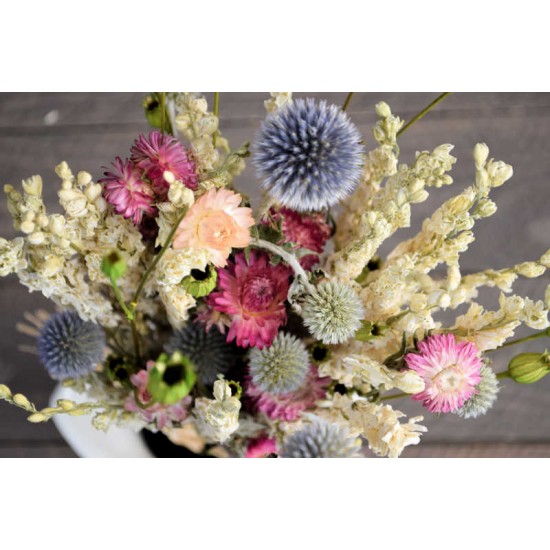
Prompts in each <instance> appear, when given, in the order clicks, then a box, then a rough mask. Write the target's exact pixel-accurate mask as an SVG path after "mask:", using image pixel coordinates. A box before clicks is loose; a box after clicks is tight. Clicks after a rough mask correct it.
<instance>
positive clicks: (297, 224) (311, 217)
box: [273, 208, 331, 269]
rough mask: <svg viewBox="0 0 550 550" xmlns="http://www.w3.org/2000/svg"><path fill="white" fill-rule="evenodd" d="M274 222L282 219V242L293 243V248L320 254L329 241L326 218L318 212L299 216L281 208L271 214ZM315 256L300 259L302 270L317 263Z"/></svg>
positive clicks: (329, 231)
mask: <svg viewBox="0 0 550 550" xmlns="http://www.w3.org/2000/svg"><path fill="white" fill-rule="evenodd" d="M273 217H274V219H275V220H278V219H280V218H282V227H281V228H282V230H283V235H284V240H283V242H285V243H295V244H296V247H295V248H304V249H307V250H311V251H313V252H317V254H320V253H321V252H323V250H324V248H325V244H326V243H327V241H328V240H329V239H330V234H331V227H330V225H329V224H328V223H327V222H326V216H324V215H323V214H321V213H319V212H314V213H312V214H300V213H299V212H296V211H294V210H291V209H290V208H281V209H280V210H279V212H275V213H274V214H273ZM317 254H307V255H306V256H302V257H301V258H300V264H302V267H303V268H304V269H311V268H312V267H313V266H314V265H315V264H317V263H318V262H319V256H318V255H317Z"/></svg>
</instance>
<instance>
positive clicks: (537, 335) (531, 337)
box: [489, 329, 549, 351]
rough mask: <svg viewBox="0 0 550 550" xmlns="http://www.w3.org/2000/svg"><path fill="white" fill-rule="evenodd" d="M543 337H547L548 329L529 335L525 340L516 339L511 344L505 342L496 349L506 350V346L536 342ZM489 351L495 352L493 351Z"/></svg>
mask: <svg viewBox="0 0 550 550" xmlns="http://www.w3.org/2000/svg"><path fill="white" fill-rule="evenodd" d="M544 336H549V334H548V329H545V330H542V331H540V332H535V334H530V335H529V336H525V338H518V339H517V340H512V341H511V342H506V343H505V344H502V346H500V347H498V348H497V349H502V348H507V347H508V346H515V345H516V344H523V343H524V342H530V341H531V340H537V339H538V338H543V337H544ZM489 351H496V350H494V349H492V350H489Z"/></svg>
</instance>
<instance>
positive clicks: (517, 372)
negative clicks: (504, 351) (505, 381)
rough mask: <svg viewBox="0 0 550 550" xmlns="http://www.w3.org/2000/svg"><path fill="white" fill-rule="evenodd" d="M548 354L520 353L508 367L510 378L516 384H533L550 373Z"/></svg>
mask: <svg viewBox="0 0 550 550" xmlns="http://www.w3.org/2000/svg"><path fill="white" fill-rule="evenodd" d="M548 356H549V354H548V353H546V352H545V353H520V354H519V355H516V357H514V358H513V359H512V360H511V361H510V363H509V365H508V374H509V375H510V378H511V379H512V380H514V381H515V382H517V383H518V384H533V383H534V382H537V381H538V380H540V379H541V378H543V377H544V376H546V375H547V374H548V373H549V372H550V365H549V361H548Z"/></svg>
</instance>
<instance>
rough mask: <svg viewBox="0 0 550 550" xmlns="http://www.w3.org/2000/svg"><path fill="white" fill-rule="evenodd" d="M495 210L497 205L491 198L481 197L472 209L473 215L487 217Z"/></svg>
mask: <svg viewBox="0 0 550 550" xmlns="http://www.w3.org/2000/svg"><path fill="white" fill-rule="evenodd" d="M496 211H497V205H496V204H495V203H494V202H493V201H492V200H491V199H481V200H480V201H479V203H478V204H477V206H476V208H475V210H474V215H476V216H479V217H480V218H488V217H489V216H492V215H493V214H494V213H495V212H496Z"/></svg>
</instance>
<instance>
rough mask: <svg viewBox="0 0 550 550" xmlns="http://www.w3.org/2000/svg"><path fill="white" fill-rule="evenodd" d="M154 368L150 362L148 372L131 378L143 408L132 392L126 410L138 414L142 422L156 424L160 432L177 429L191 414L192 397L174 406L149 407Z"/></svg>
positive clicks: (158, 405) (144, 371)
mask: <svg viewBox="0 0 550 550" xmlns="http://www.w3.org/2000/svg"><path fill="white" fill-rule="evenodd" d="M154 366H155V362H154V361H149V362H148V363H147V370H140V371H139V372H138V373H137V374H132V375H131V376H130V380H131V382H132V384H133V385H134V386H135V388H136V395H137V399H139V402H140V403H141V406H140V405H138V403H137V401H136V396H135V395H134V393H133V392H132V393H130V395H129V396H128V397H127V399H126V401H125V403H124V409H125V410H127V411H129V412H133V413H138V415H139V416H140V417H141V418H142V420H143V421H144V422H146V423H148V424H152V423H156V427H157V429H159V430H162V429H164V428H172V427H176V426H178V424H179V423H180V422H182V421H183V420H185V419H186V418H187V415H188V413H189V412H188V407H189V405H190V404H191V401H192V397H191V396H187V397H184V398H183V399H182V400H181V401H179V402H178V403H175V404H174V405H163V404H161V403H155V404H154V405H151V406H149V407H147V404H148V403H149V401H151V394H150V393H149V392H148V391H147V384H148V383H149V371H150V370H151V369H152V368H153V367H154Z"/></svg>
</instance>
